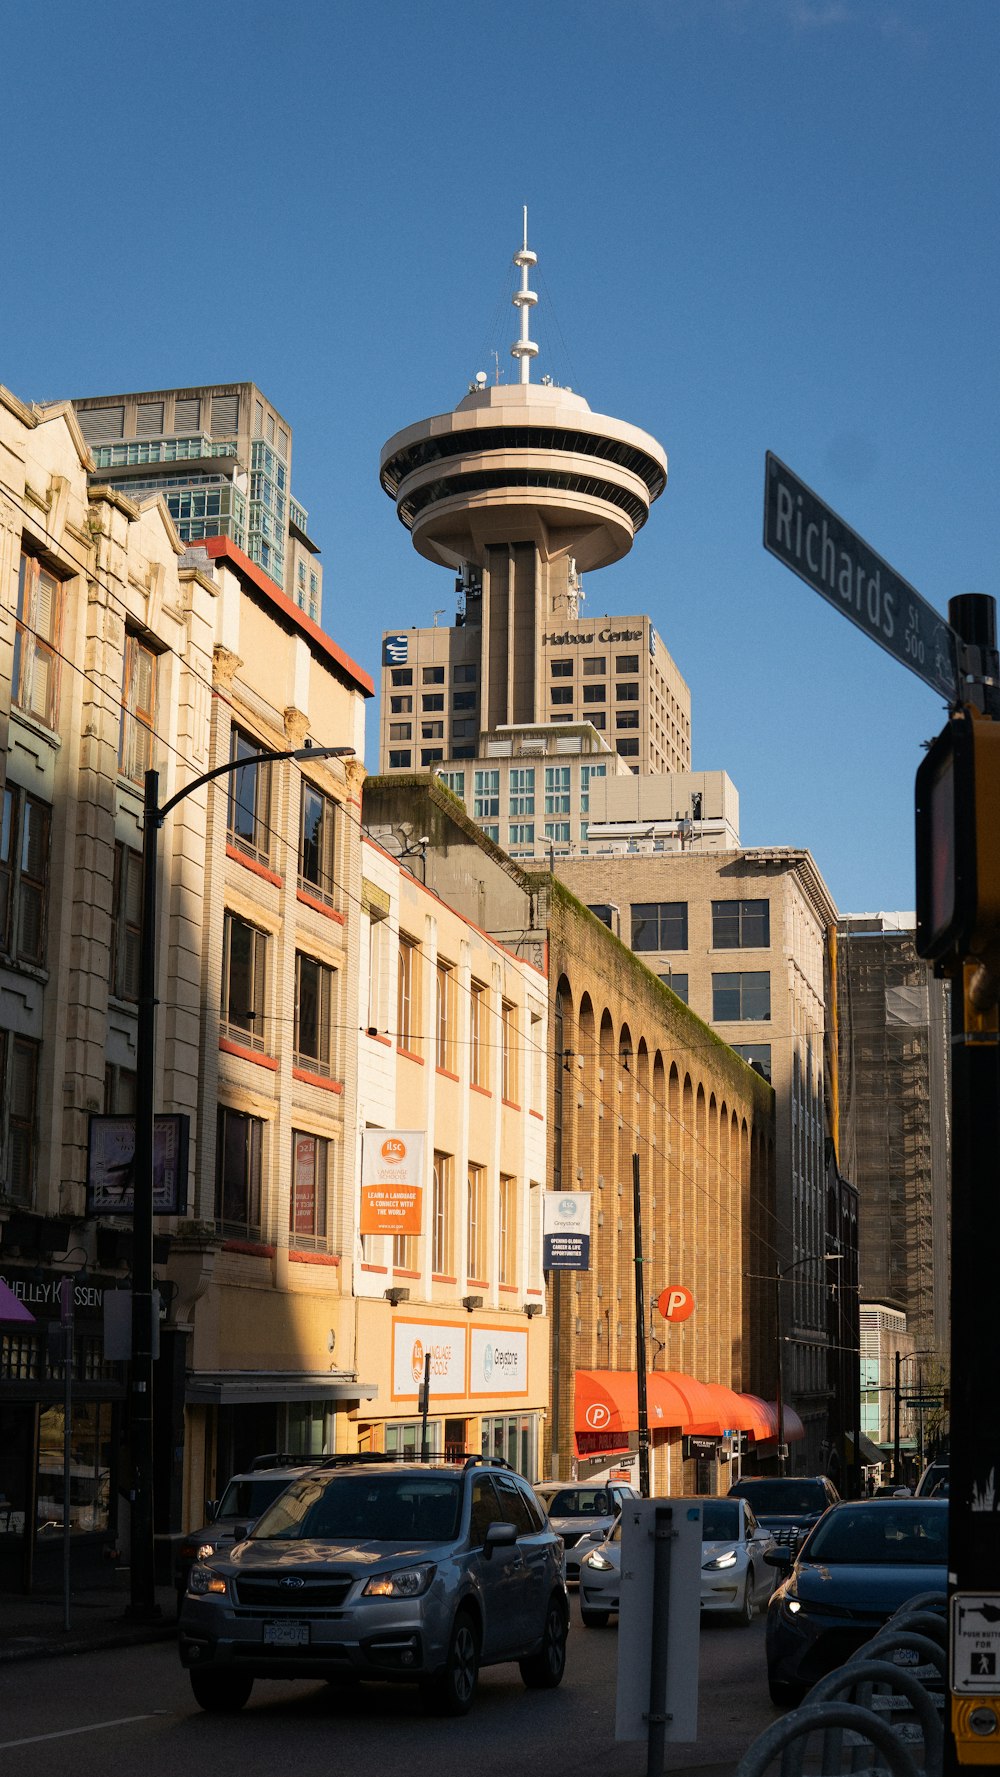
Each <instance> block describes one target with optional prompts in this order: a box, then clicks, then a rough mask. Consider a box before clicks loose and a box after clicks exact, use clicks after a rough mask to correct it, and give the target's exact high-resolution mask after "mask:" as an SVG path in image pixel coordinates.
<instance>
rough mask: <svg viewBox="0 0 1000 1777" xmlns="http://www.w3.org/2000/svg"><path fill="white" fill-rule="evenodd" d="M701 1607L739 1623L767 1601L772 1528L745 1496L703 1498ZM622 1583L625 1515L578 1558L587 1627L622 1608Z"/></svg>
mask: <svg viewBox="0 0 1000 1777" xmlns="http://www.w3.org/2000/svg"><path fill="white" fill-rule="evenodd" d="M698 1504H699V1505H700V1506H701V1508H702V1521H701V1535H702V1546H701V1609H702V1612H703V1614H704V1615H706V1616H711V1615H716V1614H717V1613H719V1612H721V1613H723V1614H724V1615H726V1616H729V1617H732V1618H734V1619H735V1621H737V1622H740V1623H750V1622H752V1621H753V1614H754V1611H755V1610H756V1609H757V1607H758V1606H759V1605H764V1604H766V1603H767V1600H768V1598H769V1597H770V1596H771V1591H772V1588H773V1586H774V1573H773V1571H772V1569H771V1568H770V1567H769V1566H768V1562H767V1556H768V1553H769V1551H770V1550H771V1549H773V1548H775V1546H776V1545H775V1541H774V1538H773V1536H772V1535H771V1533H770V1531H767V1530H763V1529H762V1528H761V1527H760V1525H759V1524H758V1523H757V1520H756V1518H755V1517H754V1514H753V1510H752V1508H751V1507H750V1506H749V1505H748V1504H747V1502H746V1500H743V1499H716V1498H707V1499H700V1500H699V1501H698ZM620 1588H621V1521H620V1520H619V1521H618V1523H617V1524H615V1525H614V1526H613V1527H612V1529H611V1530H609V1531H608V1534H607V1536H606V1537H605V1539H604V1541H603V1542H602V1543H601V1545H600V1548H597V1549H591V1550H587V1551H585V1552H584V1555H583V1559H582V1561H581V1563H580V1616H581V1618H582V1619H583V1622H584V1623H585V1625H586V1626H587V1628H588V1629H599V1628H603V1626H604V1624H605V1623H606V1622H607V1620H608V1617H609V1615H610V1613H611V1612H612V1611H616V1610H617V1609H618V1600H619V1592H620Z"/></svg>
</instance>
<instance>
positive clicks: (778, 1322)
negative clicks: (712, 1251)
mask: <svg viewBox="0 0 1000 1777" xmlns="http://www.w3.org/2000/svg"><path fill="white" fill-rule="evenodd" d="M843 1257H844V1255H843V1253H806V1254H805V1256H804V1258H801V1259H793V1260H792V1263H791V1264H790V1265H784V1266H782V1265H775V1268H774V1345H775V1350H774V1359H775V1363H774V1367H775V1382H774V1394H775V1407H776V1409H777V1418H778V1473H779V1475H784V1474H786V1473H787V1468H788V1445H787V1444H786V1442H785V1372H784V1362H785V1360H784V1348H785V1341H784V1331H783V1327H782V1314H781V1285H782V1283H783V1282H784V1280H785V1278H786V1277H788V1276H790V1274H791V1273H792V1272H793V1271H797V1270H798V1269H799V1266H800V1265H811V1264H813V1263H814V1261H815V1260H816V1259H823V1260H824V1261H825V1262H826V1263H827V1264H829V1265H837V1264H840V1263H841V1262H842V1260H843Z"/></svg>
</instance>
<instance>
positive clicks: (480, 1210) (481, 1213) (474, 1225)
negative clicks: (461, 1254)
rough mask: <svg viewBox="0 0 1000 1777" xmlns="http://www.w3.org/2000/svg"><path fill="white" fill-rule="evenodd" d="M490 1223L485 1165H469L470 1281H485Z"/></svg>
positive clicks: (467, 1259)
mask: <svg viewBox="0 0 1000 1777" xmlns="http://www.w3.org/2000/svg"><path fill="white" fill-rule="evenodd" d="M487 1235H488V1223H487V1189H486V1168H485V1166H472V1165H470V1166H469V1187H468V1198H467V1204H466V1242H465V1270H466V1276H467V1278H468V1280H469V1282H476V1283H485V1281H486V1255H487V1251H488V1246H487Z"/></svg>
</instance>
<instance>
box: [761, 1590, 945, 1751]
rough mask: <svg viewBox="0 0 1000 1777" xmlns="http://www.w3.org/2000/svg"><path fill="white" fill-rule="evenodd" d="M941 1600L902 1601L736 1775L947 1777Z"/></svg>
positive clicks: (931, 1596)
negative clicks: (773, 1769)
mask: <svg viewBox="0 0 1000 1777" xmlns="http://www.w3.org/2000/svg"><path fill="white" fill-rule="evenodd" d="M946 1608H947V1607H946V1600H945V1597H944V1594H943V1593H936V1592H922V1593H921V1594H920V1595H919V1596H918V1597H916V1598H911V1599H908V1600H907V1601H906V1603H905V1604H903V1605H902V1606H901V1607H900V1609H899V1610H898V1611H896V1613H895V1615H893V1616H892V1617H890V1618H889V1620H888V1622H887V1623H885V1624H884V1625H883V1627H882V1628H881V1629H879V1630H878V1631H877V1632H876V1634H875V1635H874V1636H873V1637H872V1638H871V1640H870V1641H866V1642H865V1643H864V1644H863V1646H862V1647H860V1648H859V1649H858V1650H857V1652H856V1653H855V1654H853V1655H852V1657H851V1658H850V1659H849V1660H847V1661H846V1662H845V1664H844V1665H843V1666H840V1667H838V1668H837V1670H836V1671H835V1672H831V1673H828V1674H827V1675H826V1677H825V1678H821V1679H820V1680H819V1682H818V1683H817V1684H815V1685H814V1686H813V1687H812V1689H811V1691H810V1692H809V1695H808V1697H807V1698H806V1700H805V1702H804V1703H802V1704H800V1706H799V1707H798V1708H797V1709H793V1710H791V1711H790V1712H789V1714H788V1715H786V1716H785V1717H784V1718H783V1719H782V1720H781V1721H776V1722H773V1723H772V1725H771V1726H770V1727H769V1728H766V1729H765V1731H764V1733H763V1734H761V1735H760V1736H759V1737H758V1739H757V1740H755V1741H754V1743H753V1745H752V1746H751V1747H749V1749H748V1750H747V1752H745V1753H744V1755H743V1758H742V1759H741V1760H740V1763H739V1765H738V1766H737V1771H736V1777H764V1773H765V1772H767V1771H769V1770H770V1769H771V1767H772V1766H776V1767H777V1768H778V1772H779V1774H780V1777H801V1773H802V1772H803V1770H804V1769H805V1768H806V1767H807V1764H808V1770H809V1772H810V1774H811V1777H841V1774H842V1773H852V1774H856V1773H861V1772H865V1773H869V1772H878V1771H888V1772H889V1773H890V1777H921V1774H922V1777H941V1772H942V1769H943V1758H944V1750H943V1749H944V1729H943V1715H944V1706H945V1699H946V1697H947V1695H948V1689H947V1666H948V1645H947V1637H948V1626H947V1618H946V1614H945V1612H946Z"/></svg>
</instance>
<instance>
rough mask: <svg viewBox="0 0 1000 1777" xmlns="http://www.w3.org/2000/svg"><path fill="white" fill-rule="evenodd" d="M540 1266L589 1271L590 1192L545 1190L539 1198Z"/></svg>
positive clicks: (561, 1269)
mask: <svg viewBox="0 0 1000 1777" xmlns="http://www.w3.org/2000/svg"><path fill="white" fill-rule="evenodd" d="M542 1266H543V1268H544V1269H545V1270H546V1271H589V1270H590V1192H589V1191H546V1192H545V1195H544V1197H543V1199H542Z"/></svg>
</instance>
